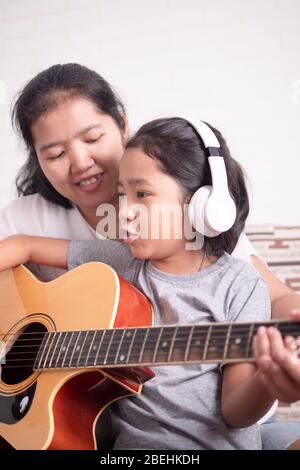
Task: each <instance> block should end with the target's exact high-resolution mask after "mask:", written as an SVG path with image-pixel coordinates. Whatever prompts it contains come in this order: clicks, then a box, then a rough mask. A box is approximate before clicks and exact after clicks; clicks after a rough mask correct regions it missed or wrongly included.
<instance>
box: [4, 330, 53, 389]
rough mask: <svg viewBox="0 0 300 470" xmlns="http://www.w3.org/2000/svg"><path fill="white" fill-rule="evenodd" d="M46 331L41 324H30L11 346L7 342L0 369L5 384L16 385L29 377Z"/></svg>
mask: <svg viewBox="0 0 300 470" xmlns="http://www.w3.org/2000/svg"><path fill="white" fill-rule="evenodd" d="M46 331H47V329H46V327H45V326H44V325H42V324H41V323H31V324H30V325H28V326H27V327H26V328H25V329H24V330H23V331H22V332H21V333H20V334H19V336H18V338H17V339H16V340H15V341H14V343H13V345H12V346H10V345H9V343H10V341H9V340H8V341H7V349H8V352H7V353H6V355H5V360H4V363H2V367H1V368H2V372H1V379H2V381H3V382H4V383H5V384H7V385H13V384H17V383H20V382H22V381H23V380H25V379H27V378H28V377H30V375H31V374H32V373H33V366H34V362H35V359H36V355H37V353H38V350H39V347H40V345H41V342H42V340H43V335H44V333H45V332H46Z"/></svg>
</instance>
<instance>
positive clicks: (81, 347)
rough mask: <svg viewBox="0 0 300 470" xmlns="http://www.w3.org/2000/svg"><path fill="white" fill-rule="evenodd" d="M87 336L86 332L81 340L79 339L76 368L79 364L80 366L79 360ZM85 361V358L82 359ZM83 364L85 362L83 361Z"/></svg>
mask: <svg viewBox="0 0 300 470" xmlns="http://www.w3.org/2000/svg"><path fill="white" fill-rule="evenodd" d="M80 333H84V331H81V332H80ZM87 335H88V331H86V332H85V336H84V338H83V339H81V346H80V350H79V354H78V358H77V363H76V367H79V366H80V365H81V364H80V360H81V355H82V353H83V351H84V344H85V340H86V338H87ZM83 359H85V358H83ZM84 362H85V361H84Z"/></svg>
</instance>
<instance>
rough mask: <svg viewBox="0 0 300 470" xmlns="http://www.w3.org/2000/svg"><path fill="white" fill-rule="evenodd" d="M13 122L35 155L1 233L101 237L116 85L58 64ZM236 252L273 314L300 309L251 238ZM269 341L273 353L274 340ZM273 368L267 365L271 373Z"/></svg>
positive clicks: (27, 91)
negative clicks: (256, 277)
mask: <svg viewBox="0 0 300 470" xmlns="http://www.w3.org/2000/svg"><path fill="white" fill-rule="evenodd" d="M13 121H14V123H15V125H16V127H17V128H18V129H19V130H20V133H21V135H22V137H23V139H24V141H25V144H26V147H27V150H28V154H29V156H28V160H27V162H26V163H25V166H24V167H23V168H22V170H21V172H20V173H19V176H18V179H17V188H18V192H19V195H22V196H25V197H22V198H20V199H17V200H16V201H13V202H12V203H11V204H10V205H9V206H8V207H7V208H5V209H4V210H3V211H2V212H1V214H0V238H4V237H7V236H9V235H12V234H13V233H22V234H25V235H41V236H50V237H59V238H66V239H92V238H97V237H98V236H101V234H99V233H97V231H96V228H97V224H98V222H99V221H100V217H99V216H98V215H97V208H98V206H99V205H100V204H102V203H112V204H113V205H114V206H115V207H117V180H118V164H119V162H120V159H121V157H122V155H123V150H124V145H125V143H126V141H127V139H128V135H129V132H128V123H127V120H126V116H125V110H124V107H123V105H122V103H121V102H120V100H119V99H118V98H117V97H116V95H115V94H114V92H113V91H112V89H111V87H110V86H109V84H108V83H107V82H106V81H105V80H104V79H103V78H102V77H101V76H99V75H98V74H97V73H95V72H93V71H91V70H89V69H87V68H86V67H82V66H80V65H78V64H65V65H55V66H52V67H50V68H49V69H47V70H45V71H43V72H41V73H40V74H38V75H37V76H36V77H34V78H33V79H32V80H31V81H30V82H29V83H28V84H27V85H26V86H25V88H24V90H22V92H21V94H20V96H19V98H18V99H17V101H16V103H15V106H14V111H13ZM233 255H235V256H237V257H240V258H242V259H244V260H246V261H248V262H250V263H251V262H252V264H253V266H254V267H255V268H256V269H257V270H258V271H259V273H260V274H261V275H262V276H263V277H264V279H265V280H266V282H267V285H268V288H269V294H270V298H271V302H272V316H273V317H282V316H284V315H285V316H289V312H290V310H291V309H292V308H297V307H298V308H300V299H299V297H298V296H297V295H296V294H294V293H293V291H292V290H291V289H289V288H288V287H287V286H285V285H284V284H282V283H281V282H280V281H279V280H278V279H277V278H276V277H275V276H274V275H273V274H272V273H271V272H270V271H269V270H268V268H267V267H266V265H265V264H264V262H263V261H261V260H260V259H259V258H258V256H257V254H256V252H255V250H254V249H253V247H252V246H251V244H250V243H249V241H248V239H247V238H246V237H245V236H244V235H243V236H242V237H241V238H240V240H239V242H238V245H237V247H236V248H235V250H234V252H233ZM49 269H50V268H45V267H42V268H38V271H37V269H36V268H35V272H37V273H38V274H39V276H40V277H42V278H43V279H44V280H47V279H51V278H53V277H55V275H57V274H58V273H59V272H58V271H57V270H56V271H55V272H54V271H53V270H51V271H50V270H49ZM265 343H266V352H267V350H268V347H269V344H270V341H269V339H268V338H266V341H265ZM271 344H272V340H271ZM272 366H274V365H273V364H272ZM285 370H286V374H284V373H282V374H280V377H279V379H280V380H279V383H278V385H277V386H278V387H279V389H280V390H281V389H282V390H283V391H284V392H285V391H286V389H288V390H289V391H292V393H293V394H294V396H296V397H300V384H299V383H296V381H295V380H294V379H293V375H292V372H291V370H290V369H289V368H285ZM270 371H271V366H268V367H267V368H266V378H268V373H269V374H270V375H271V374H272V372H270ZM270 386H274V385H273V384H272V385H271V384H270ZM289 393H290V392H289ZM267 426H268V427H270V431H269V433H270V435H274V427H276V428H277V429H278V439H277V440H276V442H274V443H272V444H270V445H269V446H270V447H272V446H273V448H287V447H289V446H290V445H292V443H293V442H294V441H296V442H295V443H294V444H293V445H294V446H298V445H299V448H300V425H299V426H298V425H296V426H297V429H296V430H295V429H292V427H293V428H294V427H295V426H293V425H289V426H287V425H280V424H268V425H267V424H266V425H264V427H265V428H266V429H267ZM271 427H272V428H271ZM291 429H292V431H291V433H290V435H289V434H288V432H290V430H291ZM298 439H299V442H297V441H298Z"/></svg>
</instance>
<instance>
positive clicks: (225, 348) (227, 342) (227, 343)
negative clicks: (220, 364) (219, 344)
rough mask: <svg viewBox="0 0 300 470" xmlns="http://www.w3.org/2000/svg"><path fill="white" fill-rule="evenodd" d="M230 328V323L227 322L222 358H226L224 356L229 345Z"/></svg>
mask: <svg viewBox="0 0 300 470" xmlns="http://www.w3.org/2000/svg"><path fill="white" fill-rule="evenodd" d="M231 329H232V323H229V327H228V330H227V334H226V341H225V346H224V352H223V359H226V357H227V351H228V346H229V341H230V335H231Z"/></svg>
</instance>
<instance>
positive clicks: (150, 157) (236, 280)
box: [0, 118, 274, 449]
mask: <svg viewBox="0 0 300 470" xmlns="http://www.w3.org/2000/svg"><path fill="white" fill-rule="evenodd" d="M214 133H215V135H216V136H217V138H218V141H219V143H220V154H221V155H222V156H223V158H224V162H225V166H226V171H227V177H228V187H229V192H230V194H231V196H232V198H233V201H234V203H235V206H236V210H237V214H236V219H235V222H234V225H233V226H232V228H230V230H228V231H226V232H225V233H222V234H220V235H219V236H216V237H207V236H205V237H204V242H203V246H202V247H200V248H198V249H187V246H188V245H187V242H188V241H190V240H187V236H186V235H185V234H184V233H183V235H182V236H181V237H178V236H177V235H178V234H177V233H175V232H176V230H175V223H173V224H172V223H171V224H170V232H169V235H168V238H167V239H166V238H165V237H164V234H163V230H162V217H158V222H157V219H156V222H157V225H156V226H154V224H155V220H154V217H153V211H152V209H153V207H156V208H157V207H158V208H160V207H164V208H166V207H169V208H171V207H173V206H174V204H175V205H177V206H178V205H179V206H180V207H181V208H182V210H184V207H185V204H187V203H188V202H189V201H190V199H191V197H192V195H193V193H195V191H196V190H197V189H198V188H199V187H202V186H204V185H211V184H212V178H211V173H210V169H209V164H208V159H207V156H206V154H205V145H204V142H203V140H202V139H201V137H200V135H199V134H198V132H197V130H196V128H194V127H193V125H192V124H191V123H189V122H188V121H186V120H184V119H180V118H170V119H159V120H156V121H152V122H150V123H148V124H146V125H144V126H143V127H142V128H141V129H140V130H139V131H138V132H137V134H136V135H135V136H134V137H133V138H132V139H131V140H130V141H129V143H128V145H127V149H126V151H125V154H124V157H123V158H122V160H121V163H120V176H119V193H120V195H121V196H126V209H124V207H123V213H122V214H121V221H123V222H122V223H124V225H123V226H122V229H123V230H124V231H125V233H126V238H125V240H124V242H125V243H120V242H116V241H110V240H98V241H74V242H70V243H69V242H67V241H65V240H55V239H49V238H48V239H42V238H38V237H27V236H15V237H11V238H9V239H6V240H4V241H3V242H1V244H0V250H1V251H0V260H1V261H0V268H1V269H6V268H8V267H10V266H14V265H18V264H20V263H25V262H28V261H30V262H34V263H39V264H50V265H53V266H58V267H66V265H67V266H68V268H73V267H75V266H77V265H80V264H82V263H85V262H88V261H97V260H98V261H102V262H105V263H108V264H110V265H111V266H112V267H113V268H114V269H115V270H116V271H117V272H118V273H119V274H120V275H122V276H123V277H125V278H126V279H127V280H128V281H129V282H131V283H132V284H133V285H135V286H136V287H138V288H139V289H140V290H142V291H143V292H144V293H145V294H146V295H147V296H148V298H149V299H150V300H151V302H152V305H153V308H154V316H155V324H156V325H159V324H177V323H183V324H199V323H201V322H215V321H218V322H223V321H267V320H269V319H270V301H269V296H268V291H267V287H266V284H265V282H264V281H263V280H262V279H261V278H260V276H259V275H258V273H257V272H256V271H255V270H254V269H253V268H252V267H251V266H249V265H248V264H246V263H244V262H243V261H240V260H237V259H235V258H233V257H231V256H230V254H229V253H231V252H232V250H233V248H234V247H235V245H236V243H237V240H238V238H239V235H240V233H241V231H242V230H243V227H244V223H245V219H246V217H247V214H248V197H247V191H246V188H245V183H244V178H243V174H242V171H241V169H240V167H239V165H238V164H237V162H235V161H234V160H233V159H232V158H231V156H230V154H229V151H228V148H227V146H226V143H225V141H224V139H223V137H222V136H221V134H220V133H219V132H218V131H217V130H215V129H214ZM144 209H145V210H144ZM141 213H142V214H143V217H144V218H143V217H142V219H141V218H140V216H141ZM141 221H142V222H143V224H144V225H143V226H144V227H147V230H146V234H145V233H143V236H141V235H140V233H141V230H140V224H141ZM173 222H174V221H173ZM177 225H178V224H177ZM181 227H182V229H183V223H182V224H181ZM154 229H157V230H156V231H155V230H154ZM154 232H155V233H156V234H157V233H158V236H157V237H153V236H152V237H151V234H153V233H154ZM183 232H184V230H183ZM260 334H264V332H261V333H259V335H260ZM259 335H258V336H259ZM153 369H154V371H155V374H156V376H155V378H154V379H152V380H150V381H149V382H147V383H146V384H145V385H144V387H143V392H142V394H141V395H140V396H135V397H133V398H128V399H123V400H121V401H120V402H118V403H115V404H114V405H112V406H111V410H110V413H111V421H112V426H113V431H114V436H115V445H114V448H115V449H137V448H142V449H162V448H163V449H246V448H247V449H259V448H260V446H261V443H260V433H259V429H258V426H257V425H256V424H255V423H256V422H257V420H258V419H259V418H261V417H262V416H263V415H264V414H265V413H266V411H267V410H268V409H269V408H270V406H271V405H272V403H273V398H274V397H272V396H271V395H270V394H269V393H268V392H267V390H266V388H265V387H264V386H263V385H262V383H261V381H260V378H259V372H258V371H257V370H256V366H255V365H254V364H252V363H239V364H230V365H226V366H224V367H223V368H222V369H221V368H220V367H219V366H218V365H214V364H209V365H207V364H205V365H176V366H167V367H155V368H153ZM240 428H242V429H240Z"/></svg>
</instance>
